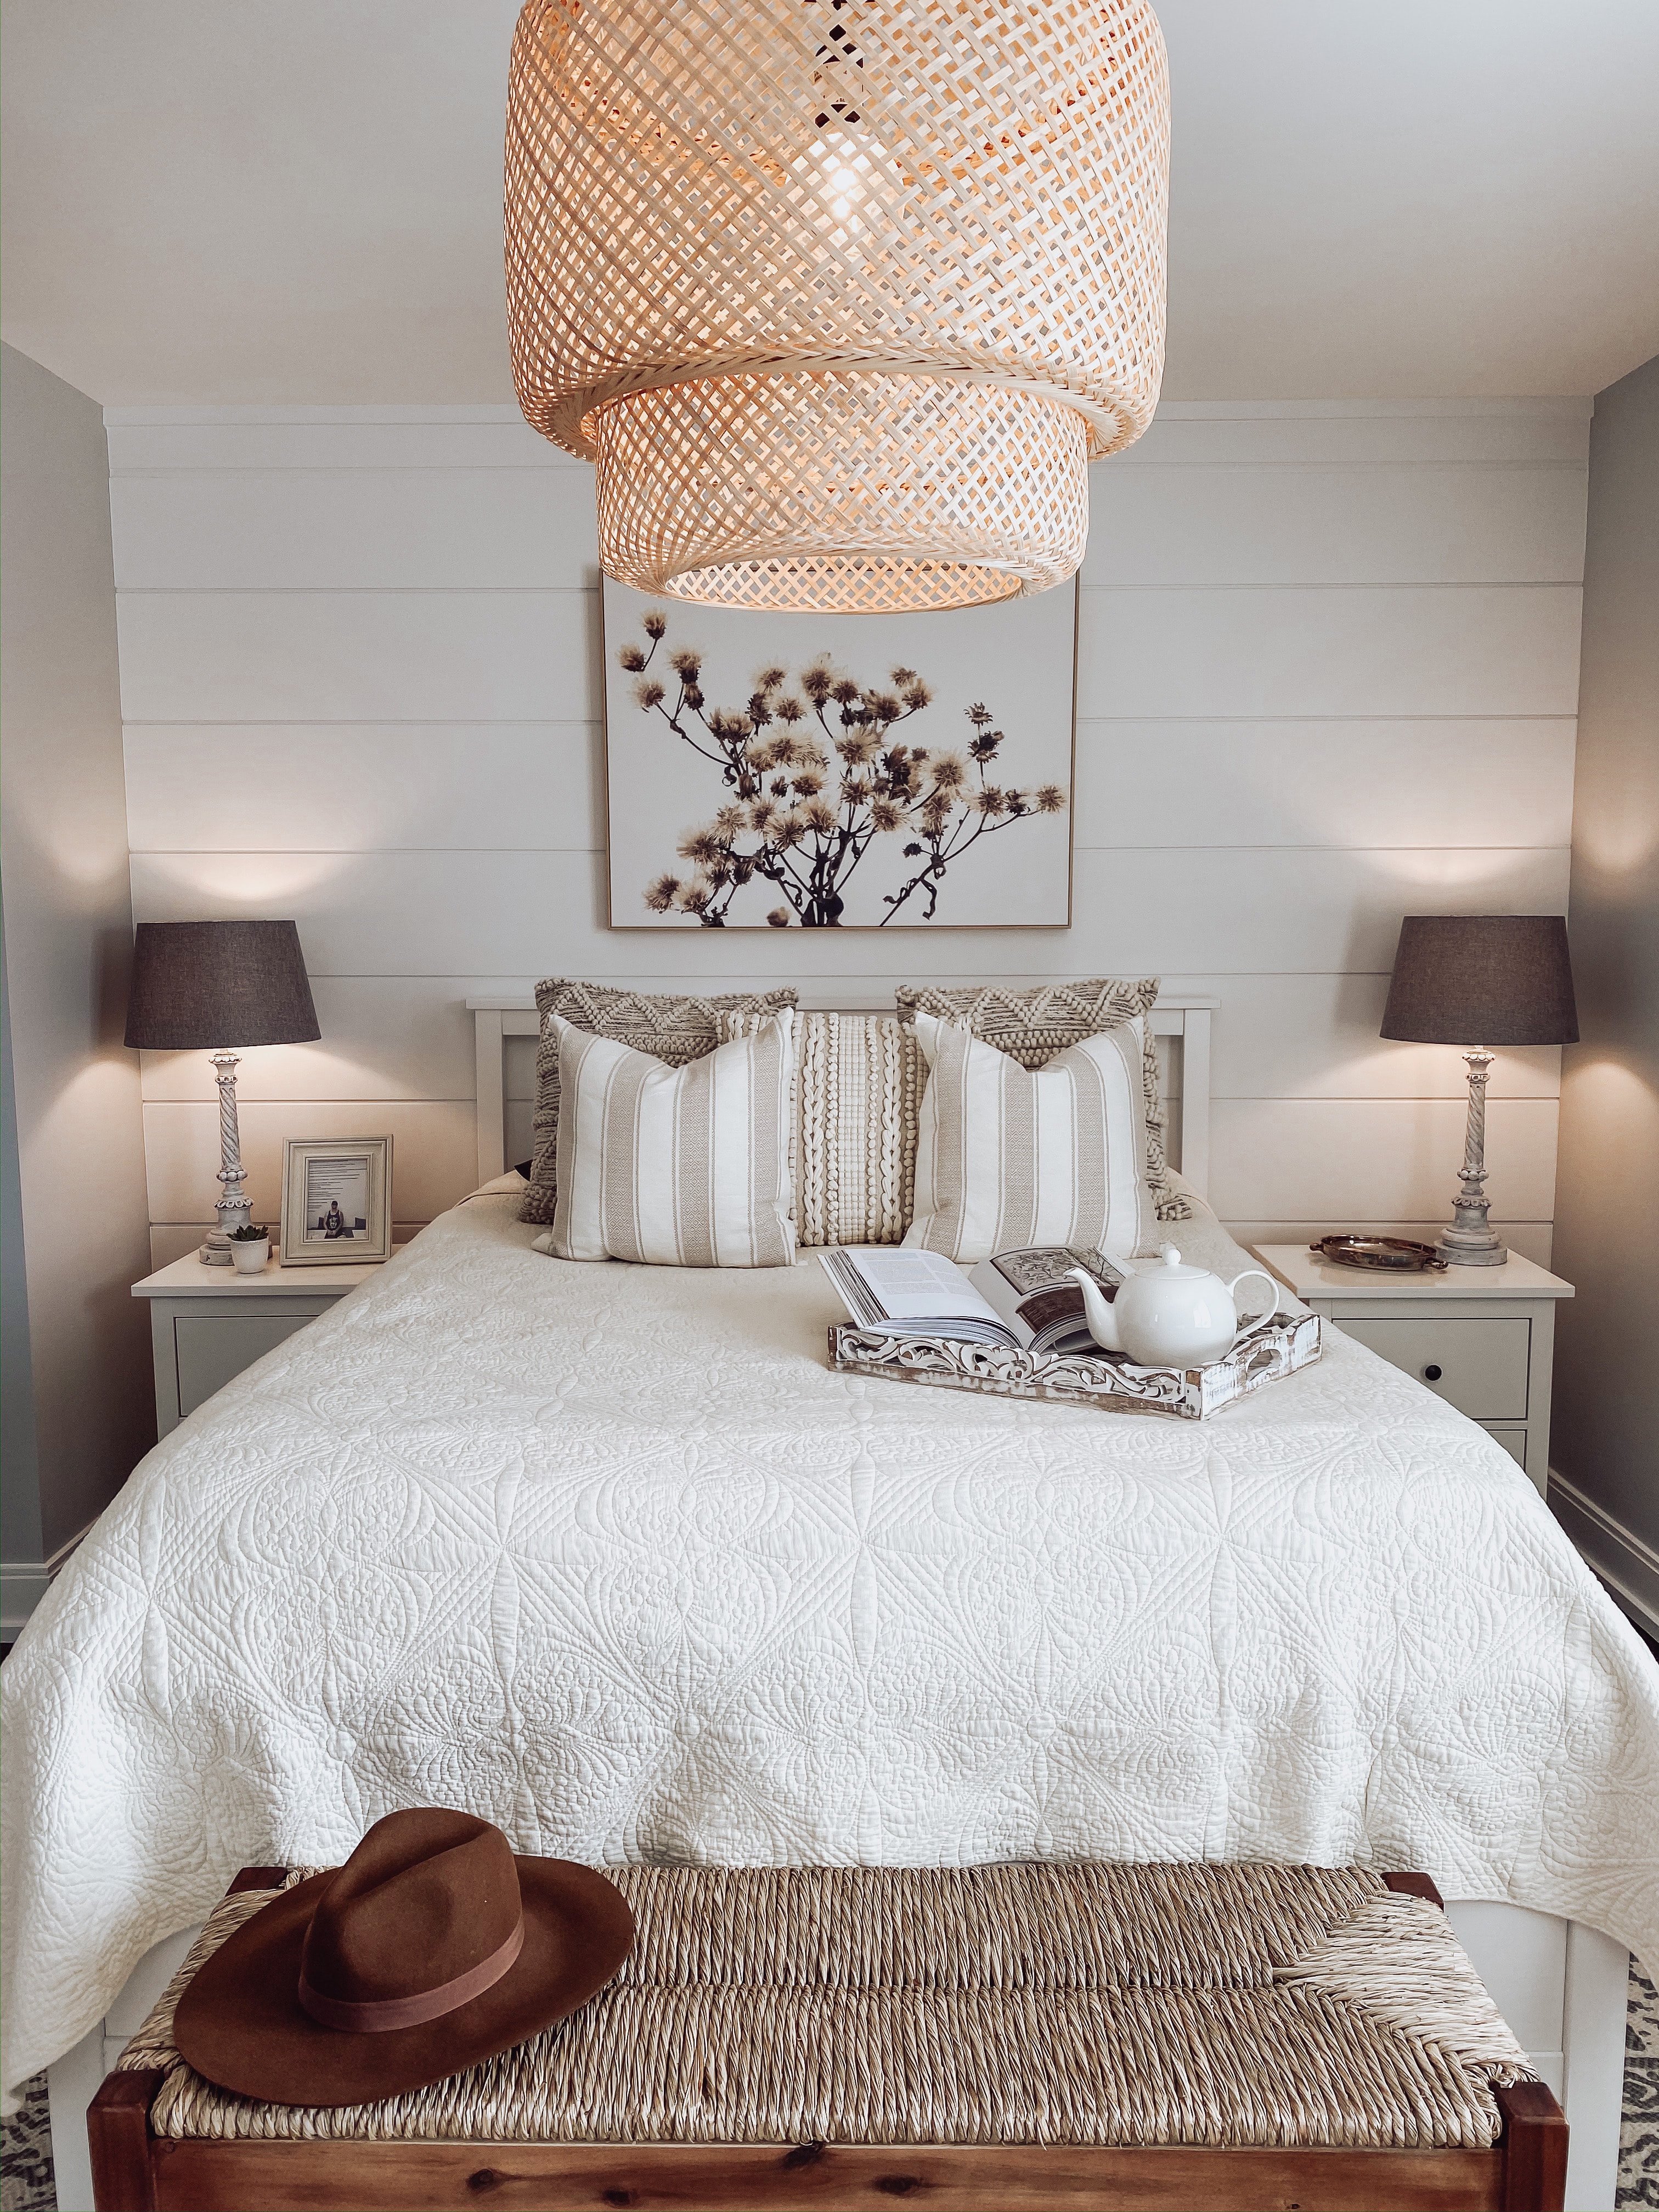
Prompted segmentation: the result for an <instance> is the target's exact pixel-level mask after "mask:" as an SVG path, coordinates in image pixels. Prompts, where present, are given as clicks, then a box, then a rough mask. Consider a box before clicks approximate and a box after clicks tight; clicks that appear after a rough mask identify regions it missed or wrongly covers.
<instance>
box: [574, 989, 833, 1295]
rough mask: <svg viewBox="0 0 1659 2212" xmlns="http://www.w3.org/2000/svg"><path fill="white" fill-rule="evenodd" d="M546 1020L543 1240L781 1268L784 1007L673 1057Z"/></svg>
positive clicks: (696, 1262)
mask: <svg viewBox="0 0 1659 2212" xmlns="http://www.w3.org/2000/svg"><path fill="white" fill-rule="evenodd" d="M551 1019H552V1025H553V1032H554V1035H555V1036H556V1039H557V1042H558V1050H559V1160H558V1189H559V1195H558V1200H557V1202H556V1206H555V1208H554V1213H553V1226H552V1228H551V1229H550V1231H549V1232H548V1234H547V1236H546V1237H545V1238H544V1239H538V1242H539V1243H541V1244H542V1247H543V1249H544V1250H547V1251H550V1252H551V1253H552V1254H553V1255H555V1256H556V1258H558V1259H561V1260H605V1259H616V1260H640V1261H645V1262H646V1263H647V1265H650V1266H655V1267H788V1266H789V1265H790V1264H791V1263H792V1261H793V1259H794V1256H795V1238H794V1232H793V1228H792V1226H791V1224H790V1219H789V1091H790V1078H791V1063H792V1060H793V1041H792V1038H791V1036H790V1025H791V1024H792V1022H793V1019H794V1017H793V1014H791V1013H789V1012H783V1013H781V1014H775V1015H774V1016H773V1017H772V1018H771V1019H770V1020H769V1021H764V1022H762V1023H760V1024H757V1028H756V1030H755V1033H754V1035H753V1036H746V1037H739V1038H738V1039H737V1040H735V1041H734V1042H732V1043H731V1044H723V1045H718V1046H716V1048H714V1051H713V1052H709V1053H704V1054H702V1055H701V1056H700V1057H699V1058H697V1059H696V1060H689V1061H687V1063H686V1065H685V1066H684V1067H669V1066H665V1065H664V1063H663V1062H662V1061H661V1060H656V1059H653V1056H652V1055H651V1054H649V1053H645V1052H635V1050H634V1049H633V1048H632V1047H631V1046H629V1045H625V1044H618V1043H617V1042H614V1041H613V1040H612V1039H611V1038H610V1037H602V1036H594V1035H593V1033H592V1030H580V1029H578V1028H577V1027H576V1025H575V1024H574V1022H567V1021H562V1020H561V1019H560V1018H559V1017H558V1015H556V1014H555V1015H554V1016H552V1018H551Z"/></svg>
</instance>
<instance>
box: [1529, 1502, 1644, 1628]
mask: <svg viewBox="0 0 1659 2212" xmlns="http://www.w3.org/2000/svg"><path fill="white" fill-rule="evenodd" d="M1549 1502H1550V1510H1552V1512H1553V1514H1554V1515H1555V1517H1556V1519H1557V1520H1558V1521H1559V1522H1560V1523H1561V1526H1562V1527H1563V1528H1565V1530H1566V1532H1567V1534H1568V1535H1569V1536H1571V1539H1572V1541H1573V1542H1574V1544H1575V1545H1576V1546H1577V1549H1578V1552H1579V1554H1580V1556H1581V1557H1582V1558H1583V1561H1584V1564H1585V1565H1587V1566H1588V1567H1589V1569H1590V1571H1591V1572H1592V1573H1593V1574H1595V1575H1597V1576H1599V1577H1600V1578H1601V1581H1602V1582H1604V1583H1606V1584H1607V1588H1608V1589H1609V1590H1610V1591H1611V1592H1612V1594H1613V1597H1614V1599H1615V1600H1616V1601H1618V1603H1619V1604H1620V1605H1621V1606H1622V1607H1624V1608H1625V1610H1626V1612H1627V1613H1632V1614H1633V1615H1634V1617H1635V1619H1636V1620H1637V1621H1638V1624H1639V1625H1640V1626H1642V1627H1643V1628H1644V1629H1646V1631H1647V1632H1648V1634H1649V1635H1650V1636H1654V1637H1659V1552H1656V1551H1655V1550H1654V1549H1653V1547H1652V1546H1651V1545H1650V1544H1646V1543H1644V1541H1642V1539H1641V1537H1639V1536H1638V1535H1636V1534H1634V1533H1633V1532H1632V1530H1630V1529H1629V1528H1626V1527H1625V1526H1624V1525H1623V1524H1622V1522H1618V1521H1615V1520H1614V1519H1613V1516H1612V1514H1611V1513H1609V1512H1608V1511H1607V1510H1606V1508H1605V1507H1604V1506H1601V1505H1598V1504H1596V1502H1595V1499H1594V1498H1588V1497H1586V1496H1585V1494H1584V1492H1583V1491H1582V1490H1580V1489H1579V1488H1578V1486H1577V1484H1576V1483H1571V1482H1569V1481H1568V1480H1567V1479H1566V1477H1565V1475H1561V1474H1557V1473H1556V1471H1555V1469H1554V1468H1551V1469H1550V1495H1549Z"/></svg>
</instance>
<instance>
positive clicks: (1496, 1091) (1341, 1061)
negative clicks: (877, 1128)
mask: <svg viewBox="0 0 1659 2212" xmlns="http://www.w3.org/2000/svg"><path fill="white" fill-rule="evenodd" d="M307 934H309V925H307ZM628 945H637V940H635V939H619V938H617V937H614V936H613V937H612V939H611V944H610V948H609V957H608V958H606V959H605V962H604V964H603V965H602V966H600V967H596V968H594V969H584V970H582V971H581V973H582V974H583V975H584V976H585V978H586V980H588V981H595V982H612V981H631V982H632V983H634V985H635V987H637V988H639V989H641V990H657V989H662V990H672V989H674V988H675V987H677V986H676V979H675V978H673V977H671V976H665V975H655V974H649V973H642V972H641V970H640V969H637V968H635V969H632V970H629V969H627V968H626V967H625V966H621V965H619V963H618V960H617V952H618V951H619V950H620V949H622V948H623V947H625V946H628ZM728 949H735V947H733V948H726V947H722V951H723V952H724V951H727V950H728ZM1071 949H1072V950H1073V951H1074V950H1075V948H1074V947H1073V948H1071ZM915 952H916V957H915V959H914V961H911V962H909V963H905V962H904V961H902V960H901V963H900V970H901V972H900V973H899V974H898V975H887V976H885V977H883V976H879V975H868V976H856V977H849V978H848V979H847V980H846V981H844V982H842V983H841V984H839V985H836V986H831V987H829V991H828V992H827V993H826V992H825V991H824V990H823V989H819V990H818V991H817V992H813V991H811V990H808V991H806V992H805V993H804V994H803V996H804V997H805V998H814V997H816V998H819V999H822V998H823V997H825V996H826V995H827V996H829V998H832V999H838V1000H840V1001H841V1003H842V1004H843V1005H845V1006H869V1007H871V1008H872V1009H874V1010H877V1011H883V1010H884V1011H886V1012H891V1010H892V1006H893V987H894V983H895V981H913V980H914V981H925V980H926V978H927V975H928V973H929V972H930V970H931V965H932V963H931V962H930V961H929V960H928V958H927V946H926V945H925V943H924V944H921V945H917V946H916V948H915ZM1066 972H1075V969H1067V970H1066ZM776 980H777V979H776V978H775V977H764V976H758V975H755V976H751V975H744V974H740V973H735V972H730V971H727V970H726V968H725V967H724V964H722V969H721V973H720V985H721V987H723V988H726V989H728V990H734V991H741V990H744V989H748V988H751V987H752V988H757V989H763V988H765V987H767V985H768V984H769V983H770V982H775V981H776ZM974 980H979V978H978V977H975V978H974ZM1018 980H1019V981H1022V982H1023V981H1027V980H1030V981H1036V980H1037V979H1036V978H1034V977H1033V978H1029V979H1028V978H1026V977H1024V976H1021V977H1020V978H1019V979H1018ZM531 981H532V979H531V978H528V977H517V978H515V977H512V976H499V975H471V976H463V977H457V976H450V975H342V976H332V975H314V976H313V979H312V990H313V994H314V996H315V998H316V1001H317V1018H318V1022H319V1025H320V1027H321V1030H322V1032H323V1034H322V1038H321V1041H320V1042H318V1043H316V1044H295V1045H262V1046H256V1047H254V1048H252V1049H251V1050H249V1051H247V1052H246V1053H245V1054H244V1055H243V1058H242V1064H241V1067H240V1071H239V1073H238V1089H239V1091H240V1096H241V1097H243V1098H245V1099H250V1098H251V1099H272V1100H275V1099H285V1098H317V1097H329V1098H357V1099H376V1098H451V1099H460V1098H467V1097H471V1094H472V1085H473V1032H472V1017H471V1015H470V1014H469V1013H468V1012H467V1011H466V1008H465V1003H464V1002H465V1000H467V999H469V998H487V997H496V996H518V995H520V994H523V995H527V994H528V988H529V985H530V982H531ZM1388 982H1389V979H1388V977H1387V976H1386V975H1169V976H1167V977H1166V978H1165V990H1166V992H1167V993H1168V994H1170V995H1178V994H1193V995H1204V996H1208V997H1213V998H1216V999H1218V1000H1219V1001H1220V1004H1219V1006H1218V1008H1217V1011H1216V1012H1215V1013H1214V1014H1213V1016H1212V1080H1211V1089H1212V1095H1213V1096H1214V1097H1218V1098H1235V1097H1237V1098H1279V1097H1283V1098H1298V1097H1302V1098H1399V1099H1416V1098H1450V1099H1462V1097H1464V1095H1465V1070H1464V1066H1463V1060H1462V1055H1461V1054H1459V1053H1458V1052H1457V1051H1456V1050H1455V1048H1453V1047H1451V1046H1449V1045H1428V1044H1395V1043H1392V1042H1384V1041H1383V1039H1382V1038H1381V1037H1379V1036H1378V1035H1377V1029H1378V1025H1379V1024H1380V1023H1381V1020H1382V1016H1383V1000H1384V999H1385V998H1386V996H1387V994H1388ZM679 984H680V987H683V984H684V979H683V978H682V979H679ZM533 1052H534V1045H533V1041H532V1039H529V1038H524V1039H513V1040H511V1041H510V1042H509V1044H508V1048H507V1060H508V1074H507V1088H508V1092H509V1095H511V1094H512V1093H513V1091H514V1089H515V1086H516V1090H517V1092H518V1095H520V1096H522V1097H529V1096H530V1092H531V1089H532V1082H531V1075H530V1068H531V1061H532V1057H533ZM1560 1060H1561V1054H1560V1051H1559V1048H1558V1047H1556V1046H1553V1045H1537V1046H1533V1047H1521V1048H1505V1049H1500V1050H1499V1052H1498V1055H1497V1058H1496V1060H1495V1062H1494V1064H1493V1066H1492V1078H1491V1083H1490V1086H1489V1088H1490V1091H1491V1095H1492V1097H1494V1098H1509V1097H1516V1098H1553V1097H1556V1096H1557V1094H1558V1092H1559V1087H1560ZM1175 1066H1176V1076H1177V1080H1178V1075H1179V1061H1178V1060H1176V1063H1175ZM143 1092H144V1096H145V1097H146V1098H150V1099H167V1098H172V1099H193V1100H198V1101H201V1102H203V1103H208V1102H210V1101H212V1100H213V1099H214V1098H215V1097H216V1095H217V1094H216V1091H215V1089H214V1080H213V1069H212V1067H211V1066H210V1062H209V1060H208V1057H207V1055H206V1054H205V1053H200V1052H167V1053H161V1052H147V1053H145V1054H143Z"/></svg>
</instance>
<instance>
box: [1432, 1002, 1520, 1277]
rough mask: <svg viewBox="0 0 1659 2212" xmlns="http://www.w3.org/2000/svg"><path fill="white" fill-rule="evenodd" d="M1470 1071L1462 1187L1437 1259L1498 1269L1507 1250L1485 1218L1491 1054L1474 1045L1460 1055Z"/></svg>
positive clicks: (1442, 1234)
mask: <svg viewBox="0 0 1659 2212" xmlns="http://www.w3.org/2000/svg"><path fill="white" fill-rule="evenodd" d="M1463 1058H1464V1060H1465V1061H1466V1062H1467V1063H1468V1071H1469V1118H1468V1126H1467V1127H1466V1128H1465V1131H1464V1134H1463V1187H1462V1189H1461V1190H1460V1191H1459V1192H1458V1194H1457V1196H1456V1197H1455V1199H1454V1200H1453V1201H1452V1221H1451V1227H1450V1228H1449V1229H1445V1230H1443V1231H1441V1234H1440V1240H1439V1242H1438V1243H1437V1244H1436V1246H1435V1248H1434V1254H1435V1257H1436V1259H1437V1260H1443V1261H1445V1263H1446V1265H1447V1266H1448V1267H1502V1266H1503V1265H1504V1261H1506V1260H1507V1259H1508V1258H1509V1256H1510V1255H1509V1248H1508V1246H1507V1245H1505V1244H1503V1243H1500V1242H1499V1241H1498V1232H1497V1231H1496V1230H1495V1229H1493V1227H1492V1223H1491V1221H1490V1219H1489V1218H1487V1207H1488V1203H1489V1201H1488V1200H1487V1197H1486V1078H1487V1076H1488V1074H1489V1073H1491V1069H1492V1054H1491V1053H1489V1052H1488V1051H1486V1048H1484V1046H1480V1045H1477V1046H1475V1047H1474V1049H1473V1050H1472V1051H1469V1052H1466V1053H1465V1054H1464V1055H1463Z"/></svg>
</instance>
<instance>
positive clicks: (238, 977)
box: [126, 921, 322, 1052]
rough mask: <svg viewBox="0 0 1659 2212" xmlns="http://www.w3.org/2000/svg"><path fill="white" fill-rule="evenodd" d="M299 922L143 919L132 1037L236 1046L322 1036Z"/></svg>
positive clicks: (130, 1003) (181, 1047) (162, 1045)
mask: <svg viewBox="0 0 1659 2212" xmlns="http://www.w3.org/2000/svg"><path fill="white" fill-rule="evenodd" d="M321 1035H322V1031H321V1030H320V1029H319V1027H318V1026H317V1009H316V1007H315V1006H313V1004H312V1002H311V984H310V981H309V980H308V979H307V975H306V963H305V956H304V954H303V953H302V952H301V950H300V933H299V931H298V930H297V929H296V928H295V926H294V924H293V923H292V922H291V921H141V922H140V923H139V925H138V928H137V933H136V935H135V937H134V939H133V946H132V984H131V989H130V991H129V993H128V995H127V1037H126V1041H127V1042H128V1043H129V1044H131V1045H141V1046H143V1047H145V1048H148V1049H150V1050H153V1051H158V1052H169V1051H188V1050H189V1049H191V1048H192V1047H199V1048H201V1049H202V1050H203V1051H204V1052H217V1051H226V1052H235V1051H239V1050H240V1048H242V1047H243V1046H244V1045H251V1044H309V1043H311V1042H312V1041H313V1039H314V1038H317V1037H319V1036H321Z"/></svg>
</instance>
